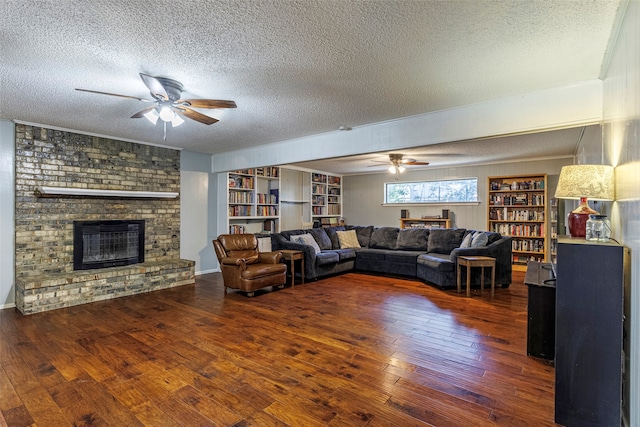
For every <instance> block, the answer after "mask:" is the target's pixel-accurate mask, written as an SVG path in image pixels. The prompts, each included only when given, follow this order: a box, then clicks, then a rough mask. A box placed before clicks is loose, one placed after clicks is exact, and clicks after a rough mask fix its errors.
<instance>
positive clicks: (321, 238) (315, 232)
mask: <svg viewBox="0 0 640 427" xmlns="http://www.w3.org/2000/svg"><path fill="white" fill-rule="evenodd" d="M309 234H311V235H312V236H313V238H314V239H316V242H318V246H319V247H320V250H323V251H324V250H327V249H331V245H332V243H331V239H330V238H329V236H328V235H327V232H326V231H325V230H324V228H312V229H311V230H309Z"/></svg>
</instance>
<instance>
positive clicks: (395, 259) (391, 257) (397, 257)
mask: <svg viewBox="0 0 640 427" xmlns="http://www.w3.org/2000/svg"><path fill="white" fill-rule="evenodd" d="M422 254H424V251H393V252H391V251H389V252H388V253H387V254H386V255H385V258H384V260H385V261H386V262H390V263H393V264H415V263H416V262H417V259H418V256H420V255H422Z"/></svg>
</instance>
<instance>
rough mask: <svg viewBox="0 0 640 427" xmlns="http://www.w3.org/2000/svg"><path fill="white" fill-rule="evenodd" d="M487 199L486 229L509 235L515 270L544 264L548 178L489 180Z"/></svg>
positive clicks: (537, 175) (534, 176) (514, 176)
mask: <svg viewBox="0 0 640 427" xmlns="http://www.w3.org/2000/svg"><path fill="white" fill-rule="evenodd" d="M488 198H489V200H488V202H489V203H488V212H487V217H488V229H489V230H490V231H495V232H498V233H500V234H502V235H505V236H511V238H512V240H511V244H512V254H513V266H514V269H516V270H525V269H526V266H527V261H528V260H532V261H539V262H543V261H547V260H548V254H549V230H548V209H547V205H546V203H547V175H546V174H535V175H511V176H494V177H489V183H488Z"/></svg>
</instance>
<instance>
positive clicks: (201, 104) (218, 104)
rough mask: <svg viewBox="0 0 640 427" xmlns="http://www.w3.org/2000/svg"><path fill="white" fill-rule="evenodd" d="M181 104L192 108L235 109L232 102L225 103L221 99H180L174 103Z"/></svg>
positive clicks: (234, 104)
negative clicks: (186, 104)
mask: <svg viewBox="0 0 640 427" xmlns="http://www.w3.org/2000/svg"><path fill="white" fill-rule="evenodd" d="M181 102H185V103H188V104H189V106H190V107H193V108H236V107H237V106H236V103H235V102H233V101H225V100H222V99H181V100H179V101H177V102H176V103H177V104H179V103H181Z"/></svg>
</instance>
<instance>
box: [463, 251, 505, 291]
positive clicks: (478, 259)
mask: <svg viewBox="0 0 640 427" xmlns="http://www.w3.org/2000/svg"><path fill="white" fill-rule="evenodd" d="M461 267H466V268H467V296H468V297H470V296H471V269H472V268H473V267H481V268H482V272H481V273H480V293H482V290H483V289H484V268H485V267H491V296H494V289H495V287H496V259H495V258H491V257H488V256H459V257H458V267H457V268H458V271H457V272H456V273H457V274H456V276H457V277H456V283H457V285H458V293H460V271H461Z"/></svg>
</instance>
